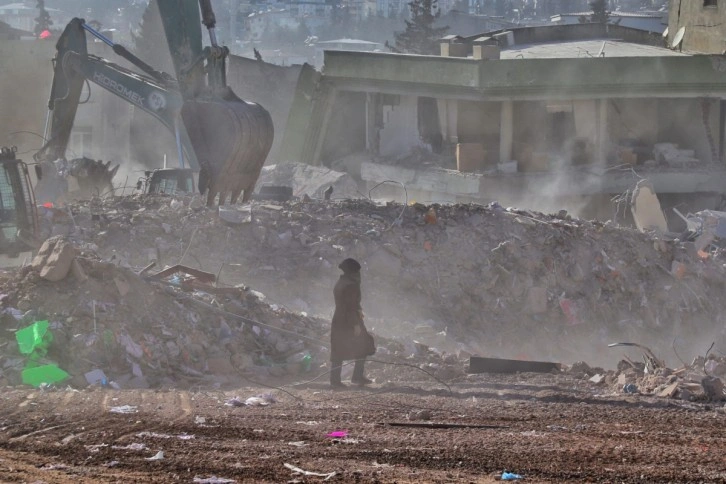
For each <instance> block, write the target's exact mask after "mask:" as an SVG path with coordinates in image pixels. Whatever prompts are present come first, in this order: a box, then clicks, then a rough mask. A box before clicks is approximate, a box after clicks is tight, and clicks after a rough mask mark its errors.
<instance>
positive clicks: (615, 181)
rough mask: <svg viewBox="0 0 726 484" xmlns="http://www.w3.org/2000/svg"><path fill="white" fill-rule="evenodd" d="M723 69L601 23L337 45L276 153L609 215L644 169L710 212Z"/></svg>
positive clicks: (719, 155)
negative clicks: (418, 45) (384, 44)
mask: <svg viewBox="0 0 726 484" xmlns="http://www.w3.org/2000/svg"><path fill="white" fill-rule="evenodd" d="M724 70H726V57H723V56H720V55H689V54H686V53H683V52H678V51H675V50H671V49H668V48H666V47H665V40H664V38H663V36H662V35H660V34H655V33H648V32H644V31H641V30H636V29H631V28H627V27H622V26H618V25H600V24H578V25H562V26H545V27H524V28H515V29H506V30H501V31H495V32H488V33H485V34H480V35H475V36H470V37H460V36H456V35H450V36H448V37H446V38H444V39H442V40H441V55H440V56H419V55H403V54H388V53H367V52H366V53H362V52H338V51H327V52H326V53H325V66H324V69H323V71H322V73H318V72H316V71H314V70H312V69H311V68H306V69H304V70H303V72H302V74H301V77H300V82H299V85H298V90H297V93H296V97H295V100H294V102H293V105H292V108H291V112H290V116H289V119H288V123H287V127H286V131H285V138H284V140H283V146H282V153H281V157H280V158H281V159H283V160H286V161H303V162H305V163H308V164H312V165H322V166H327V167H331V168H334V169H340V170H342V171H348V172H351V173H353V174H354V175H355V176H358V177H359V179H360V180H361V181H362V182H363V183H365V184H367V188H372V187H373V186H374V185H375V184H378V183H379V182H381V181H383V180H394V181H398V182H401V183H403V184H405V185H406V187H407V191H408V196H409V198H414V199H415V200H417V201H433V202H467V201H477V202H488V201H493V200H498V201H500V202H502V203H507V204H517V205H527V206H536V207H540V208H541V209H543V210H545V209H546V210H549V209H553V210H554V209H557V208H562V207H563V206H564V207H566V208H568V209H570V210H574V211H579V212H580V213H581V214H584V215H598V216H604V217H606V218H609V217H612V206H611V204H610V199H611V198H612V197H613V196H614V195H618V194H622V193H624V192H627V191H628V190H631V189H632V188H633V186H634V185H635V183H637V181H638V180H640V179H641V178H648V179H649V180H650V181H651V182H652V183H653V186H654V188H655V190H656V192H657V193H658V194H659V197H660V198H661V201H662V202H664V205H667V206H668V205H669V206H675V205H678V206H679V207H681V209H684V210H689V209H690V210H696V209H701V208H715V206H717V205H718V203H719V200H720V195H721V193H722V191H723V187H724V186H726V185H725V183H724V182H725V181H726V169H724V165H723V160H724V148H725V146H724V124H725V121H726V107H725V105H724V99H725V98H726V77H724V75H723V72H724ZM381 190H382V192H385V191H386V190H388V193H387V196H391V197H400V198H401V199H402V198H403V193H402V191H401V190H400V188H396V187H395V186H393V185H391V186H390V187H388V188H386V187H383V188H381ZM603 210H604V211H605V212H604V213H603Z"/></svg>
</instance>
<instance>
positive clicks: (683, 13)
mask: <svg viewBox="0 0 726 484" xmlns="http://www.w3.org/2000/svg"><path fill="white" fill-rule="evenodd" d="M675 43H677V44H678V45H674V44H675ZM668 45H669V46H671V47H673V48H677V49H682V50H684V51H689V52H699V53H703V54H723V53H724V52H726V0H720V1H719V0H670V5H669V19H668Z"/></svg>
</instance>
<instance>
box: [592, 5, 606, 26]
mask: <svg viewBox="0 0 726 484" xmlns="http://www.w3.org/2000/svg"><path fill="white" fill-rule="evenodd" d="M590 8H591V9H592V16H591V17H590V22H594V23H599V24H606V23H607V22H608V20H609V19H610V12H609V11H608V5H607V0H592V1H591V2H590Z"/></svg>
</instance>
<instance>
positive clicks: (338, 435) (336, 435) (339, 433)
mask: <svg viewBox="0 0 726 484" xmlns="http://www.w3.org/2000/svg"><path fill="white" fill-rule="evenodd" d="M347 436H348V431H347V430H335V431H333V432H330V433H328V434H327V435H326V437H328V438H330V439H344V438H346V437H347Z"/></svg>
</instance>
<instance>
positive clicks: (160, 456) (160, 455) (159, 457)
mask: <svg viewBox="0 0 726 484" xmlns="http://www.w3.org/2000/svg"><path fill="white" fill-rule="evenodd" d="M163 459H164V451H163V450H160V451H159V452H157V453H156V455H155V456H153V457H147V458H146V460H163Z"/></svg>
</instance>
